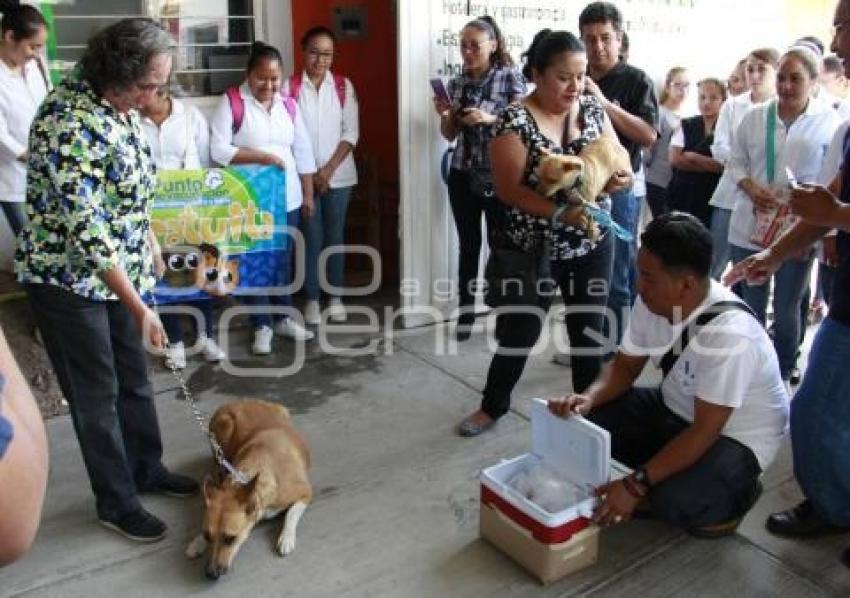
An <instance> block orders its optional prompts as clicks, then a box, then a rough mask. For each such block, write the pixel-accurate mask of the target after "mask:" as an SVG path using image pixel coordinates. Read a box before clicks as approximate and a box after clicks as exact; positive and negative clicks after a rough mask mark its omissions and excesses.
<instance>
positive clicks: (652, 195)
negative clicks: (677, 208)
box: [646, 183, 670, 218]
mask: <svg viewBox="0 0 850 598" xmlns="http://www.w3.org/2000/svg"><path fill="white" fill-rule="evenodd" d="M646 203H647V204H649V211H650V212H651V213H652V217H653V218H658V217H659V216H661V215H662V214H666V213H667V212H669V211H670V208H669V207H668V206H667V187H661V186H659V185H655V184H653V183H647V184H646Z"/></svg>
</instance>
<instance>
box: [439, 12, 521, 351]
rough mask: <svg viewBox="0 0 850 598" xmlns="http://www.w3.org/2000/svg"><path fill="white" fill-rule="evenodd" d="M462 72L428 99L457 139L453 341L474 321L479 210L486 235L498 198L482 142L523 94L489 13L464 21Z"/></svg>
mask: <svg viewBox="0 0 850 598" xmlns="http://www.w3.org/2000/svg"><path fill="white" fill-rule="evenodd" d="M460 53H461V56H462V58H463V73H462V74H461V75H459V76H458V77H455V78H454V79H452V80H451V81H450V82H449V85H448V93H449V98H450V101H449V102H446V101H444V100H441V99H439V98H436V97H435V98H434V108H435V109H436V110H437V114H439V115H440V133H442V135H443V137H445V139H446V141H449V142H452V141H455V140H457V144H456V145H455V150H454V154H453V155H452V162H451V169H450V170H449V176H448V186H449V202H450V203H451V206H452V214H454V219H455V227H456V228H457V236H458V242H459V245H460V255H459V258H458V263H459V266H458V295H459V316H458V323H457V331H456V334H457V339H458V340H459V341H464V340H466V339H468V338H469V336H470V334H471V332H472V324H473V322H474V321H475V296H474V295H473V293H472V289H470V284H472V281H473V280H475V279H476V278H477V276H478V258H479V255H480V253H481V214H482V213H483V214H484V218H485V220H486V221H487V230H488V235H489V236H492V234H493V230H494V228H496V227H497V220H498V214H499V210H500V208H499V202H498V200H497V199H496V198H495V197H494V194H493V193H494V190H493V182H492V175H491V172H490V159H489V156H488V153H487V148H488V144H489V142H490V139H491V138H492V135H493V126H494V125H495V123H496V122H497V121H498V119H499V116H500V115H501V114H502V112H503V111H504V110H505V107H506V106H507V105H508V104H510V103H511V102H513V101H515V100H518V99H519V98H521V97H522V96H524V95H525V93H526V89H525V79H523V76H522V75H521V74H520V72H519V70H517V69H516V67H514V66H513V60H512V59H511V56H510V54H509V53H508V50H507V48H506V46H505V40H504V38H503V37H502V33H501V31H499V28H498V26H497V25H496V22H495V21H494V20H493V19H492V18H491V17H489V16H484V17H479V18H477V19H474V20H472V21H470V22H469V23H467V25H466V27H464V28H463V31H461V38H460Z"/></svg>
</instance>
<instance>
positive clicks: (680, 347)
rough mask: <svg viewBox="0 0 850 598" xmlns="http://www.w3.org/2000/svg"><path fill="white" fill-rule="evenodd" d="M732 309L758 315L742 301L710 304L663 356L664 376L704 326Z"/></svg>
mask: <svg viewBox="0 0 850 598" xmlns="http://www.w3.org/2000/svg"><path fill="white" fill-rule="evenodd" d="M731 311H745V312H747V313H748V314H750V315H751V316H752V317H754V318H756V315H755V314H754V313H753V310H752V309H750V306H749V305H747V304H746V303H743V302H741V301H718V302H717V303H713V304H712V305H710V306H708V308H707V309H706V310H705V311H704V312H702V313H701V314H700V315H698V316H697V317H696V318H695V319H694V320H693V321H692V322H691V323H689V324H688V325H687V326H685V327H684V328H683V329H682V336H680V337H679V340H678V341H677V342H675V343H673V346H672V347H670V350H669V351H667V353H665V354H664V356H663V357H662V358H661V372H662V374H663V376H664V378H667V374H669V373H670V370H672V369H673V366H674V365H676V362H677V361H678V360H679V357H680V356H681V355H682V353H684V352H685V349H687V348H688V343H690V342H691V338H693V337H694V336H696V335H697V334H699V332H700V330H702V329H703V327H705V326H706V325H707V324H709V323H710V322H711V321H712V320H713V319H714V318H716V317H717V316H719V315H720V314H725V313H729V312H731ZM756 320H758V318H756Z"/></svg>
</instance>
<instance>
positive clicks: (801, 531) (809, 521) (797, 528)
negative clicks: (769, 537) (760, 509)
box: [764, 499, 846, 538]
mask: <svg viewBox="0 0 850 598" xmlns="http://www.w3.org/2000/svg"><path fill="white" fill-rule="evenodd" d="M764 526H765V527H766V528H767V531H769V532H770V533H771V534H774V535H776V536H787V537H790V538H812V537H815V536H823V535H826V534H835V533H841V532H843V531H846V529H845V528H842V527H838V526H835V525H831V524H829V523H827V522H826V521H824V520H823V519H821V518H820V517H819V516H818V514H817V513H815V510H814V508H813V507H812V503H811V502H810V501H809V500H808V499H806V500H804V501H803V502H801V503H800V504H799V505H797V506H796V507H794V508H793V509H788V510H787V511H780V512H779V513H773V514H772V515H770V516H769V517H768V518H767V521H766V522H765V524H764Z"/></svg>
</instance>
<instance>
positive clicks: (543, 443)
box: [531, 399, 611, 487]
mask: <svg viewBox="0 0 850 598" xmlns="http://www.w3.org/2000/svg"><path fill="white" fill-rule="evenodd" d="M531 430H532V436H533V440H532V447H533V450H534V453H535V454H537V455H538V456H540V457H542V459H543V461H545V462H546V463H547V464H548V465H549V466H550V467H552V468H553V469H555V470H556V471H558V472H560V473H561V474H563V475H565V476H566V477H567V479H569V480H570V481H573V482H576V483H588V484H592V485H593V486H594V487H596V486H600V485H602V484H605V483H607V482H608V479H609V476H610V469H611V436H610V434H609V433H608V431H607V430H605V429H603V428H600V427H599V426H597V425H596V424H594V423H591V422H590V421H588V420H586V419H585V418H583V417H581V416H572V417H570V418H569V419H563V418H561V417H558V416H556V415H553V414H552V413H551V412H550V411H549V408H548V407H547V405H546V401H544V400H543V399H533V400H532V402H531Z"/></svg>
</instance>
